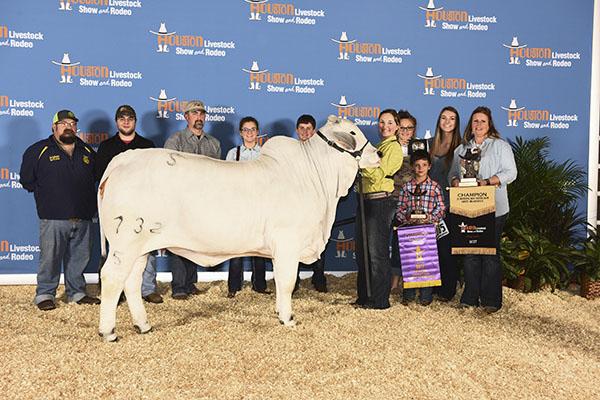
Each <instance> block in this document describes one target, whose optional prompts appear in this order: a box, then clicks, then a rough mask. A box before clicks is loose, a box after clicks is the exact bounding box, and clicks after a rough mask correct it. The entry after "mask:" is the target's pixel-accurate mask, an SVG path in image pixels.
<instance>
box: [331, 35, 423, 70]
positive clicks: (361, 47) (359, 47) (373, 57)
mask: <svg viewBox="0 0 600 400" xmlns="http://www.w3.org/2000/svg"><path fill="white" fill-rule="evenodd" d="M330 39H331V41H332V42H334V43H336V44H337V54H336V55H337V59H338V60H340V61H350V60H352V61H354V62H357V63H384V64H390V63H391V64H400V63H402V62H403V61H404V58H405V57H410V56H411V55H412V50H411V49H410V48H408V47H406V48H400V47H385V46H383V45H382V44H381V43H378V42H372V43H371V42H361V41H358V40H356V39H350V38H349V36H348V33H347V32H342V33H341V34H340V37H339V39H336V38H330Z"/></svg>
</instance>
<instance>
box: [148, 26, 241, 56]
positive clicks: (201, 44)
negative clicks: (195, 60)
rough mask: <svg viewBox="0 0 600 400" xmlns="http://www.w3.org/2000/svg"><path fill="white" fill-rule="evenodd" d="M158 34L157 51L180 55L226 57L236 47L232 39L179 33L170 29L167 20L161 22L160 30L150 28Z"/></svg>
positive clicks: (154, 33)
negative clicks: (217, 38) (215, 38)
mask: <svg viewBox="0 0 600 400" xmlns="http://www.w3.org/2000/svg"><path fill="white" fill-rule="evenodd" d="M150 33H151V34H153V35H154V36H156V52H157V53H161V54H175V55H178V56H203V57H226V56H227V55H228V53H229V52H231V50H233V49H235V42H234V41H232V40H214V39H207V38H205V37H204V36H202V35H198V34H189V33H185V34H178V33H177V31H169V29H167V24H166V23H165V22H160V24H159V27H158V30H156V31H155V30H152V29H151V30H150Z"/></svg>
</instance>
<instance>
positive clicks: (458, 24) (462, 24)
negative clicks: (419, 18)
mask: <svg viewBox="0 0 600 400" xmlns="http://www.w3.org/2000/svg"><path fill="white" fill-rule="evenodd" d="M436 3H437V5H436ZM441 4H442V2H441V1H440V0H438V1H435V2H434V0H428V1H427V6H426V7H423V6H419V8H420V9H421V10H423V11H424V14H425V25H424V26H425V28H427V29H436V28H441V29H443V30H450V31H472V32H485V31H488V30H489V29H490V27H491V26H493V25H495V24H497V23H498V18H497V17H496V16H495V15H473V14H471V13H469V12H468V11H466V10H460V9H458V10H452V9H446V8H444V7H443V6H440V5H441Z"/></svg>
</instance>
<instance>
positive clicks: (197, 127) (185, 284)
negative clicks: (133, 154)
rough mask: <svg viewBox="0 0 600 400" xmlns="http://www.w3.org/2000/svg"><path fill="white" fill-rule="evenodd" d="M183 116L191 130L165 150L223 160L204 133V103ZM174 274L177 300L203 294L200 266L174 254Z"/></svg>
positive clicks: (192, 106) (192, 104) (169, 141)
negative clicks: (198, 284) (199, 281)
mask: <svg viewBox="0 0 600 400" xmlns="http://www.w3.org/2000/svg"><path fill="white" fill-rule="evenodd" d="M183 112H184V116H185V120H186V121H187V128H185V129H184V130H182V131H178V132H175V133H174V134H173V135H171V137H170V138H169V139H167V141H166V142H165V149H171V150H177V151H182V152H185V153H193V154H201V155H204V156H208V157H212V158H216V159H220V158H221V143H220V142H219V140H218V139H216V138H214V137H212V136H210V135H209V134H207V133H206V132H204V121H205V120H206V109H205V108H204V103H203V102H201V101H200V100H191V101H189V102H187V104H186V105H185V106H184V108H183ZM190 183H191V182H190ZM171 273H172V274H173V280H172V281H171V290H172V296H173V298H174V299H177V300H185V299H187V298H188V296H189V295H195V294H198V293H200V291H199V290H198V288H197V287H196V285H195V283H196V282H197V281H198V273H197V268H196V264H194V263H193V262H191V261H189V260H187V259H185V258H183V257H179V256H176V255H174V254H173V255H172V261H171Z"/></svg>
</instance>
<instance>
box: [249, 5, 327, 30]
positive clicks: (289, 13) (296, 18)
mask: <svg viewBox="0 0 600 400" xmlns="http://www.w3.org/2000/svg"><path fill="white" fill-rule="evenodd" d="M244 1H245V2H246V3H248V6H249V7H250V14H249V16H248V20H250V21H253V22H261V21H264V22H267V23H270V24H292V25H316V24H317V22H318V21H319V20H321V19H323V18H325V11H324V10H322V9H318V10H316V9H301V8H297V7H296V6H295V5H294V4H293V3H270V2H269V0H244Z"/></svg>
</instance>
